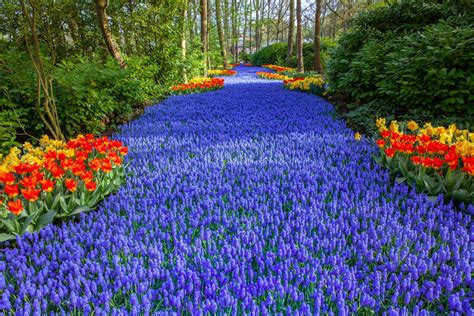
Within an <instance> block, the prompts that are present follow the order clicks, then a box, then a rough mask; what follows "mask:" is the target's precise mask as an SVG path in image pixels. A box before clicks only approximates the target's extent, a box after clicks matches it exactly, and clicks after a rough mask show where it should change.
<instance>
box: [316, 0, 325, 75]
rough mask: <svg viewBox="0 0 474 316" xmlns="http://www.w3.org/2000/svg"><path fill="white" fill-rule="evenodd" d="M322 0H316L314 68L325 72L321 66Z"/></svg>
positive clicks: (319, 71)
mask: <svg viewBox="0 0 474 316" xmlns="http://www.w3.org/2000/svg"><path fill="white" fill-rule="evenodd" d="M321 2H322V0H316V17H315V22H314V70H316V71H317V72H318V73H322V72H323V67H322V66H321Z"/></svg>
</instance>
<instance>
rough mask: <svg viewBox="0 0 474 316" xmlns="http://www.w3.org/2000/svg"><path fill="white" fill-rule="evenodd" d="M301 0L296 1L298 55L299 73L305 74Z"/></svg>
mask: <svg viewBox="0 0 474 316" xmlns="http://www.w3.org/2000/svg"><path fill="white" fill-rule="evenodd" d="M301 22H302V21H301V0H296V44H297V45H296V51H297V52H296V55H297V58H298V71H299V72H304V64H303V25H302V23H301Z"/></svg>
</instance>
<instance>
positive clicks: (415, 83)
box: [327, 1, 474, 129]
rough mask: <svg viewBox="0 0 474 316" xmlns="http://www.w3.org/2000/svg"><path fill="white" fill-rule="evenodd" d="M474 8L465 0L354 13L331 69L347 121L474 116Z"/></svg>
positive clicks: (415, 3)
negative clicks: (382, 118)
mask: <svg viewBox="0 0 474 316" xmlns="http://www.w3.org/2000/svg"><path fill="white" fill-rule="evenodd" d="M473 10H474V6H473V5H472V2H471V3H470V2H468V1H428V2H426V1H423V2H422V1H402V2H399V3H392V4H391V5H389V6H383V7H379V8H376V9H374V10H371V11H368V12H366V13H362V14H360V15H359V16H358V17H356V18H355V19H354V21H353V24H352V25H353V26H352V28H351V29H350V30H349V31H348V32H346V33H344V34H343V35H342V37H341V38H340V40H339V43H338V46H337V48H336V49H335V50H334V51H333V54H332V57H331V59H330V61H329V65H328V71H327V74H328V79H329V82H330V87H331V90H332V94H333V95H334V96H335V99H336V100H342V101H343V102H342V103H345V104H347V105H345V106H343V108H344V109H345V110H347V113H346V116H347V117H348V118H349V119H351V120H354V121H355V122H350V124H352V125H358V126H359V129H364V125H365V124H366V123H367V122H366V121H367V119H366V118H367V115H369V116H370V117H374V116H375V114H377V115H379V116H387V115H394V116H395V117H401V118H413V119H415V120H418V121H433V122H446V120H448V121H449V122H456V123H458V124H459V125H464V126H465V124H466V123H465V122H466V121H468V122H469V121H474V107H473V106H472V101H473V100H474V97H472V93H471V91H473V90H474V83H473V80H474V41H473V40H472V39H473V38H474V27H473V24H472V21H473V15H472V12H473ZM384 104H385V106H383V105H384ZM458 118H459V120H458Z"/></svg>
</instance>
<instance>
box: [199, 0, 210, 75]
mask: <svg viewBox="0 0 474 316" xmlns="http://www.w3.org/2000/svg"><path fill="white" fill-rule="evenodd" d="M201 45H202V53H203V55H204V77H207V55H208V54H207V47H208V46H207V45H208V39H207V0H201Z"/></svg>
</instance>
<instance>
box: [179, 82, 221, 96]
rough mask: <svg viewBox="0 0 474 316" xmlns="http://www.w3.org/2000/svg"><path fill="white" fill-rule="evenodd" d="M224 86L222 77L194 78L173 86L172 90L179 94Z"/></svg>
mask: <svg viewBox="0 0 474 316" xmlns="http://www.w3.org/2000/svg"><path fill="white" fill-rule="evenodd" d="M223 86H224V79H222V78H194V79H191V80H190V81H189V83H182V84H178V85H175V86H172V87H171V90H172V91H173V92H175V93H177V94H186V93H193V92H204V91H211V90H217V89H220V88H222V87H223Z"/></svg>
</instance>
